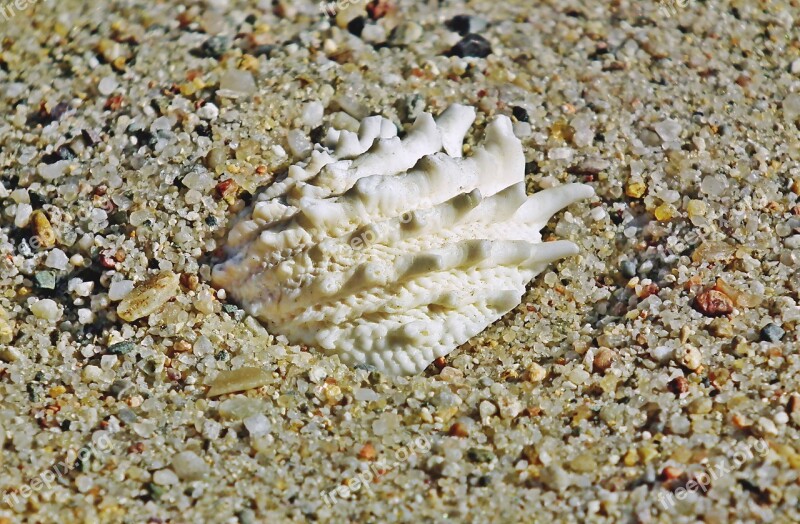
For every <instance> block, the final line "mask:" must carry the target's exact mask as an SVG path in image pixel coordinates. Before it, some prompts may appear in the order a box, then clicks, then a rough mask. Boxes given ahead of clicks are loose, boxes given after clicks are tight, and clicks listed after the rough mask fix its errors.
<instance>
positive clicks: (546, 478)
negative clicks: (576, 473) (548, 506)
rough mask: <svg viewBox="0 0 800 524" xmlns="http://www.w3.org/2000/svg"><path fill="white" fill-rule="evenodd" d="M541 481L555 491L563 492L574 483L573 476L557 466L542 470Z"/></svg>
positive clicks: (552, 465) (553, 465)
mask: <svg viewBox="0 0 800 524" xmlns="http://www.w3.org/2000/svg"><path fill="white" fill-rule="evenodd" d="M541 480H542V483H544V485H545V486H547V487H548V488H550V489H552V490H554V491H563V490H565V489H567V488H568V487H569V485H570V484H571V483H572V477H571V475H570V474H569V473H567V472H566V471H564V469H563V468H560V467H559V466H557V465H555V464H551V465H549V466H547V467H545V468H544V469H543V470H542V473H541Z"/></svg>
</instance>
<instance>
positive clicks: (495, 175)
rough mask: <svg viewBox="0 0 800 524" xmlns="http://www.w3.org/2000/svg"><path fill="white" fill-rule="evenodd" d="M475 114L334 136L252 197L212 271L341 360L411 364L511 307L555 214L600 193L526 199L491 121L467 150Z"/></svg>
mask: <svg viewBox="0 0 800 524" xmlns="http://www.w3.org/2000/svg"><path fill="white" fill-rule="evenodd" d="M474 120H475V110H474V109H472V108H469V107H465V106H460V105H454V106H451V107H450V108H449V109H447V110H446V111H445V112H444V113H443V114H441V115H440V116H439V117H438V118H437V119H436V120H434V118H433V117H432V116H431V115H430V114H427V113H424V114H422V115H421V116H420V117H419V118H417V120H416V121H415V123H414V125H413V127H412V128H411V130H410V131H409V132H408V134H407V135H406V136H405V137H404V138H402V139H401V138H399V137H398V136H397V129H396V128H395V126H394V125H393V124H392V123H391V122H390V121H389V120H386V119H383V118H381V117H379V116H372V117H368V118H366V119H364V120H363V121H362V123H361V126H360V129H359V132H358V134H356V133H352V132H349V131H337V130H331V131H330V132H329V133H328V136H327V137H326V138H325V140H324V145H317V146H316V147H315V149H314V150H313V151H312V153H311V155H310V158H308V159H307V160H306V161H304V162H301V163H298V164H296V165H293V166H291V167H289V169H288V172H287V174H286V176H285V177H284V178H283V179H280V178H279V179H278V180H277V181H276V182H275V183H273V184H272V185H271V186H269V187H267V188H266V189H265V190H264V191H263V192H261V193H260V194H259V195H258V196H257V197H256V198H255V199H254V202H253V205H252V206H251V207H250V208H249V209H246V210H245V211H244V212H243V214H242V215H241V216H240V218H239V220H238V222H237V223H236V224H235V225H234V227H233V228H232V229H231V231H230V232H229V234H228V239H227V245H226V252H227V255H228V259H227V260H225V261H224V262H222V263H220V264H218V265H216V266H215V267H214V270H213V274H212V280H213V283H214V285H216V286H218V287H222V288H224V289H225V290H226V291H227V292H228V295H229V296H230V297H232V298H233V299H234V300H235V301H236V302H238V303H239V304H240V305H241V306H242V307H243V308H244V309H245V310H246V311H247V312H248V313H249V314H250V315H253V316H255V317H257V318H258V319H260V320H261V321H263V322H265V323H266V324H267V326H268V328H269V329H270V330H271V331H273V332H275V333H278V334H283V335H285V336H286V337H287V338H288V339H289V340H290V341H292V342H293V343H297V344H306V345H309V346H315V347H317V348H320V349H322V350H323V351H324V352H326V353H328V354H338V355H339V356H340V358H341V359H342V361H344V362H345V363H347V364H349V365H356V364H362V365H369V366H374V367H375V368H376V369H378V370H379V371H382V372H385V373H389V374H395V375H399V374H416V373H419V372H421V371H422V370H424V369H425V368H426V367H427V366H428V365H429V364H430V363H431V362H433V361H434V360H435V359H436V358H438V357H443V356H444V355H447V354H448V353H450V352H451V351H453V349H455V348H456V347H457V346H459V345H460V344H462V343H464V342H466V341H467V340H468V339H469V338H470V337H472V336H474V335H476V334H478V333H480V332H481V331H482V330H483V329H485V328H486V327H487V326H488V325H489V324H491V323H492V322H494V321H495V320H497V319H499V318H500V317H501V316H502V315H503V314H505V313H507V312H508V311H510V310H511V309H512V308H514V307H516V306H517V305H519V303H520V302H521V299H522V295H523V294H524V292H525V286H526V285H527V284H528V283H529V282H530V281H531V280H532V279H533V277H534V276H535V275H536V274H538V273H539V272H541V271H542V270H543V269H544V268H545V267H546V266H547V264H548V263H550V262H552V261H554V260H556V259H558V258H561V257H564V256H567V255H572V254H575V253H577V251H578V249H577V247H576V246H575V244H573V243H572V242H568V241H555V242H546V243H542V242H541V235H540V233H539V231H540V230H541V228H542V227H543V226H544V225H545V224H546V223H547V221H548V220H549V219H550V217H551V216H552V215H553V214H554V213H555V212H557V211H558V210H560V209H561V208H563V207H565V206H567V205H569V204H571V203H573V202H575V201H577V200H580V199H583V198H588V197H590V196H592V195H593V194H594V191H593V189H592V188H591V187H590V186H587V185H583V184H566V185H562V186H559V187H554V188H550V189H547V190H544V191H541V192H539V193H536V194H535V195H532V196H527V195H526V193H525V181H524V174H525V157H524V154H523V150H522V145H521V143H520V141H519V140H518V139H517V138H516V137H515V136H514V134H513V132H512V127H511V121H510V120H509V119H508V118H507V117H503V116H501V117H498V118H497V119H495V120H494V121H492V122H491V123H490V124H489V125H488V126H487V128H486V132H485V138H484V140H483V143H482V144H481V145H480V146H478V147H476V148H475V149H474V151H473V153H472V154H471V155H470V156H468V157H466V158H463V157H462V149H463V140H464V136H465V134H466V132H467V131H468V130H469V128H470V127H471V126H472V123H473V122H474Z"/></svg>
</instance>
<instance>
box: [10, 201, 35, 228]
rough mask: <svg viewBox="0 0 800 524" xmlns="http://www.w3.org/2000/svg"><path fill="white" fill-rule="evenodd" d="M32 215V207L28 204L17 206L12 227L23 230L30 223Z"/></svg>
mask: <svg viewBox="0 0 800 524" xmlns="http://www.w3.org/2000/svg"><path fill="white" fill-rule="evenodd" d="M32 214H33V207H32V206H31V205H30V204H17V210H16V212H15V213H14V226H15V227H18V228H23V227H25V226H27V225H28V223H30V221H31V216H32Z"/></svg>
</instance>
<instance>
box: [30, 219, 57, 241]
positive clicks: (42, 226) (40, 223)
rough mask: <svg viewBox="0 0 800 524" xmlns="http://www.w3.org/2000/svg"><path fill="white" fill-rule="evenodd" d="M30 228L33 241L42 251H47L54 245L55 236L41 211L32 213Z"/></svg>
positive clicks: (48, 221)
mask: <svg viewBox="0 0 800 524" xmlns="http://www.w3.org/2000/svg"><path fill="white" fill-rule="evenodd" d="M31 228H32V230H33V235H34V239H35V240H34V239H32V240H31V243H33V242H34V241H35V242H36V243H37V244H38V245H39V246H41V247H42V248H44V249H49V248H51V247H53V246H54V245H55V244H56V234H55V231H53V226H52V225H50V220H48V218H47V215H45V214H44V212H43V211H39V210H37V211H34V212H33V214H32V215H31Z"/></svg>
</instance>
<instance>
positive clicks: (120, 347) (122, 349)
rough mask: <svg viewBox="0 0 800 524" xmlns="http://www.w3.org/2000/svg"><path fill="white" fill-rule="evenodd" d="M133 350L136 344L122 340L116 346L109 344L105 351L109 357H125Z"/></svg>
mask: <svg viewBox="0 0 800 524" xmlns="http://www.w3.org/2000/svg"><path fill="white" fill-rule="evenodd" d="M134 348H136V344H134V343H133V342H131V341H129V340H124V341H122V342H117V343H116V344H111V345H110V346H108V349H107V350H106V351H107V352H108V353H109V354H111V355H126V354H128V353H130V352H131V351H132V350H133V349H134Z"/></svg>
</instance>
